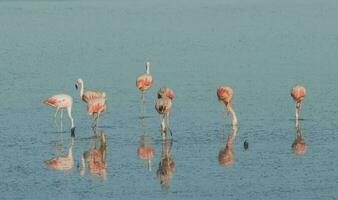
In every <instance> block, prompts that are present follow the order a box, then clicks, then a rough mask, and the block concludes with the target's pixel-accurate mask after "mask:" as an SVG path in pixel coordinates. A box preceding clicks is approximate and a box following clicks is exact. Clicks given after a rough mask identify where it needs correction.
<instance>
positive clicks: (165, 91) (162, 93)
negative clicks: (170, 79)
mask: <svg viewBox="0 0 338 200" xmlns="http://www.w3.org/2000/svg"><path fill="white" fill-rule="evenodd" d="M163 97H168V98H169V99H171V100H173V99H174V97H175V96H174V91H173V90H172V89H171V88H168V87H165V86H162V87H160V89H159V90H158V91H157V98H158V99H160V98H163Z"/></svg>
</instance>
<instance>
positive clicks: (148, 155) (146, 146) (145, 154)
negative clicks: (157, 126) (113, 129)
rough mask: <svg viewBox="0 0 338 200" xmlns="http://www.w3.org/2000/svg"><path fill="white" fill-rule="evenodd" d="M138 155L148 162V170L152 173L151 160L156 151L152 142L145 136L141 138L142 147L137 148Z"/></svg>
mask: <svg viewBox="0 0 338 200" xmlns="http://www.w3.org/2000/svg"><path fill="white" fill-rule="evenodd" d="M137 155H138V157H139V158H140V159H142V160H147V161H148V170H149V171H151V159H152V158H153V156H154V149H153V147H152V146H151V142H150V140H149V139H148V138H146V137H145V136H144V135H142V136H141V141H140V146H139V147H138V148H137Z"/></svg>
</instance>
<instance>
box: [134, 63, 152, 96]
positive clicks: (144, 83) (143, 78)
mask: <svg viewBox="0 0 338 200" xmlns="http://www.w3.org/2000/svg"><path fill="white" fill-rule="evenodd" d="M152 85H153V77H152V76H151V74H150V62H146V72H145V73H144V74H141V75H139V76H138V77H137V78H136V87H137V88H138V89H139V90H140V91H141V93H142V96H141V100H142V103H144V92H145V91H146V90H148V89H149V88H150V87H151V86H152Z"/></svg>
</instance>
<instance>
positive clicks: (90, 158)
mask: <svg viewBox="0 0 338 200" xmlns="http://www.w3.org/2000/svg"><path fill="white" fill-rule="evenodd" d="M94 134H95V135H96V133H94ZM97 143H98V137H94V138H93V141H92V145H93V147H91V148H90V149H89V150H88V151H85V152H84V153H83V154H82V156H81V164H82V167H81V169H80V174H81V175H82V176H83V175H85V173H86V162H88V169H89V173H90V175H91V176H97V177H101V178H103V179H104V180H105V179H106V178H107V163H106V149H107V143H106V136H105V134H104V131H101V134H100V145H99V147H97Z"/></svg>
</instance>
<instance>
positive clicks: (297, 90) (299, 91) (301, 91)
mask: <svg viewBox="0 0 338 200" xmlns="http://www.w3.org/2000/svg"><path fill="white" fill-rule="evenodd" d="M305 94H306V90H305V88H304V87H303V86H301V85H295V86H294V87H293V88H292V89H291V96H292V98H293V99H294V100H295V101H296V102H300V101H302V100H303V99H304V97H305Z"/></svg>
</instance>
